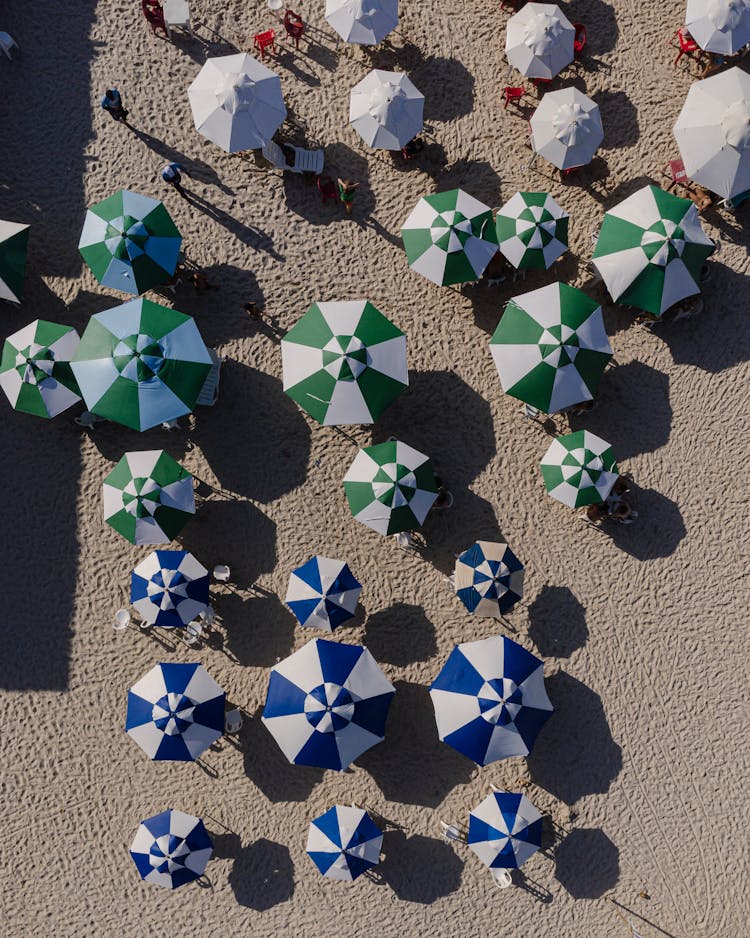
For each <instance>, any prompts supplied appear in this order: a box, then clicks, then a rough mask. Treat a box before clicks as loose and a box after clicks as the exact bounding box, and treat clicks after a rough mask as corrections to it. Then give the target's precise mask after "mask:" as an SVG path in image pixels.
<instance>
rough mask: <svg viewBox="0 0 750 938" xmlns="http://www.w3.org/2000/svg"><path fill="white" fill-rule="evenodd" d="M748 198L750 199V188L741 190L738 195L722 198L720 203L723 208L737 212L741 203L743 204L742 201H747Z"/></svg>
mask: <svg viewBox="0 0 750 938" xmlns="http://www.w3.org/2000/svg"><path fill="white" fill-rule="evenodd" d="M748 199H750V189H748V190H747V191H746V192H740V193H738V194H737V195H734V196H732V198H731V199H722V200H721V202H719V205H721V206H722V207H723V208H728V209H729V210H730V212H736V211H737V209H738V208H739V207H740V205H742V203H743V202H746V201H747V200H748Z"/></svg>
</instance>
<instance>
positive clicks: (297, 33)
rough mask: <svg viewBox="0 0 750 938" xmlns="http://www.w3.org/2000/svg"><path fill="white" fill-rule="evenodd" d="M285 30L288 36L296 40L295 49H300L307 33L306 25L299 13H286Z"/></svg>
mask: <svg viewBox="0 0 750 938" xmlns="http://www.w3.org/2000/svg"><path fill="white" fill-rule="evenodd" d="M284 29H285V30H286V34H287V36H289V38H290V39H293V40H294V48H295V49H299V41H300V39H301V38H302V33H304V31H305V24H304V22H303V21H302V17H301V16H300V15H299V13H295V12H294V10H287V11H286V12H285V13H284Z"/></svg>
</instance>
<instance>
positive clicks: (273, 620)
mask: <svg viewBox="0 0 750 938" xmlns="http://www.w3.org/2000/svg"><path fill="white" fill-rule="evenodd" d="M216 608H217V611H218V612H219V613H220V614H221V619H222V626H223V627H224V629H225V631H226V635H227V639H226V644H227V648H228V649H229V651H230V652H231V653H232V654H233V655H234V656H235V657H236V658H237V660H238V662H239V663H240V664H241V665H246V666H252V667H260V668H270V667H273V665H274V664H275V663H276V662H277V661H278V660H279V659H280V658H285V657H286V656H287V655H288V654H290V653H291V651H292V648H293V647H294V630H295V626H296V624H297V620H296V619H295V618H294V616H293V615H292V614H291V612H289V610H288V609H287V608H286V606H284V605H283V604H282V603H281V601H280V600H279V599H278V597H276V596H274V595H272V594H269V595H260V594H258V593H255V592H253V590H247V591H246V592H245V593H244V594H243V595H238V594H237V593H234V592H232V591H227V592H226V593H223V594H222V595H221V597H220V598H219V599H217V601H216Z"/></svg>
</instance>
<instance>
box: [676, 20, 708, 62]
mask: <svg viewBox="0 0 750 938" xmlns="http://www.w3.org/2000/svg"><path fill="white" fill-rule="evenodd" d="M675 39H676V40H677V46H678V48H677V55H676V56H675V60H674V62H673V63H672V64H673V65H677V63H678V62H679V61H680V59H681V58H682V57H683V55H692V54H693V52H698V54H699V55H700V52H701V47H700V46H699V45H698V43H697V42H696V41H695V39H693V37H692V36H691V35H690V33H688V31H687V30H686V29H685V27H684V26H681V27H680V28H679V29H678V30H677V32H676V33H674V34H673V36H672V38H671V39H670V40H669V41H670V44H671V45H674V40H675Z"/></svg>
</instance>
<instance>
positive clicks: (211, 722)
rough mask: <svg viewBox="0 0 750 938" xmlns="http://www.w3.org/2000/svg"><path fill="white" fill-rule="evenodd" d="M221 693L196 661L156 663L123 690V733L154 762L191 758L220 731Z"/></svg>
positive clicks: (210, 742)
mask: <svg viewBox="0 0 750 938" xmlns="http://www.w3.org/2000/svg"><path fill="white" fill-rule="evenodd" d="M225 699H226V694H225V693H224V691H223V690H222V689H221V688H220V687H219V685H218V684H217V683H216V681H215V680H214V679H213V678H212V677H211V675H210V674H209V673H208V671H206V669H205V668H204V667H203V666H202V665H200V664H157V665H156V667H153V668H152V669H151V670H150V671H149V672H148V674H146V675H144V676H143V677H142V678H141V679H140V681H138V683H137V684H134V685H133V686H132V687H131V688H130V690H129V691H128V712H127V716H126V718H125V732H126V733H127V734H128V736H130V738H131V739H132V740H134V742H136V743H138V745H139V746H140V747H141V749H142V750H143V751H144V752H145V753H146V755H147V756H148V757H149V759H153V760H154V761H171V762H192V761H193V760H194V759H197V758H198V756H200V754H201V753H202V752H205V751H206V749H208V747H209V746H210V745H211V744H212V743H215V742H216V740H217V739H219V737H220V736H222V735H223V734H224V703H225Z"/></svg>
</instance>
